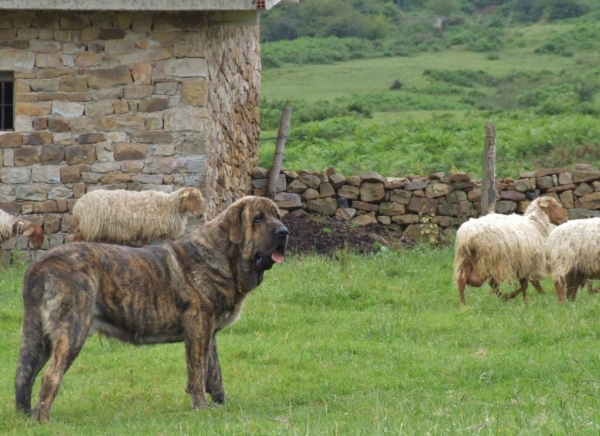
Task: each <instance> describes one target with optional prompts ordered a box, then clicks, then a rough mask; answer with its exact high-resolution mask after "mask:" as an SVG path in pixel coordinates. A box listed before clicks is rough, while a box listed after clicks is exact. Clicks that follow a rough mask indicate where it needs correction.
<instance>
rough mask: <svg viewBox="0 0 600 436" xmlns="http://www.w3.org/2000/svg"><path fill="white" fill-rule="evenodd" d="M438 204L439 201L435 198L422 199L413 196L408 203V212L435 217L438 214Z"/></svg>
mask: <svg viewBox="0 0 600 436" xmlns="http://www.w3.org/2000/svg"><path fill="white" fill-rule="evenodd" d="M438 203H439V202H438V200H436V199H433V198H420V197H415V196H413V197H412V198H411V199H410V202H409V203H408V206H407V210H409V211H410V212H414V213H426V214H428V215H435V214H436V212H437V207H438Z"/></svg>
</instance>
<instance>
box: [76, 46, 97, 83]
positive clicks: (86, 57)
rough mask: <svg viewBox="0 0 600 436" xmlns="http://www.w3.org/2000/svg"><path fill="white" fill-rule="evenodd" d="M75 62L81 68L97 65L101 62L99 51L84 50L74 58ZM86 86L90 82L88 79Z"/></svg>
mask: <svg viewBox="0 0 600 436" xmlns="http://www.w3.org/2000/svg"><path fill="white" fill-rule="evenodd" d="M73 63H74V64H75V66H76V67H79V68H90V67H96V66H98V64H99V63H100V57H99V56H98V54H97V53H93V52H90V51H84V52H81V53H78V54H77V55H76V56H75V58H74V59H73ZM86 84H87V85H86V87H87V86H89V82H88V81H87V80H86Z"/></svg>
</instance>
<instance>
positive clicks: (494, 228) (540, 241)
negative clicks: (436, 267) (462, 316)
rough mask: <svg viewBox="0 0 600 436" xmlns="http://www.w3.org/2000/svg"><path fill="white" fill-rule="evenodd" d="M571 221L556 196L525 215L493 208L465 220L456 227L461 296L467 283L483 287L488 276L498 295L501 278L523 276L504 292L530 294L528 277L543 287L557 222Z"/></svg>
mask: <svg viewBox="0 0 600 436" xmlns="http://www.w3.org/2000/svg"><path fill="white" fill-rule="evenodd" d="M566 221H567V214H566V212H565V210H564V209H563V208H562V206H561V205H560V204H559V203H558V202H557V201H556V200H554V199H553V198H552V197H540V198H537V199H536V200H534V201H533V202H531V204H530V205H529V207H528V208H527V209H526V210H525V214H524V215H523V216H521V215H516V214H512V215H500V214H489V215H486V216H483V217H481V218H477V219H471V220H469V221H467V222H465V223H463V224H462V225H461V226H460V228H459V229H458V231H457V232H456V249H455V256H454V279H455V280H456V282H457V284H458V290H459V292H460V301H461V304H462V305H463V306H464V305H465V304H466V303H465V286H466V285H467V284H468V285H471V286H475V287H480V286H482V285H483V283H485V282H486V281H487V282H489V283H490V285H491V287H492V290H493V291H494V293H496V294H497V295H498V296H502V294H501V293H500V290H499V286H500V283H502V282H513V281H515V280H519V283H520V285H521V286H520V288H519V289H517V290H516V291H514V292H512V293H510V294H508V295H507V296H506V297H504V298H507V299H508V298H515V297H516V296H517V295H519V294H520V293H523V297H524V298H525V297H526V289H527V282H528V280H529V281H531V282H532V284H533V285H534V287H535V289H536V290H537V291H538V292H539V293H544V290H543V289H542V287H541V286H540V284H539V280H540V279H542V278H543V277H545V276H546V275H547V268H546V262H545V252H544V245H545V242H546V239H547V238H548V235H549V234H550V232H551V231H552V229H553V228H554V227H555V225H559V224H562V223H564V222H566Z"/></svg>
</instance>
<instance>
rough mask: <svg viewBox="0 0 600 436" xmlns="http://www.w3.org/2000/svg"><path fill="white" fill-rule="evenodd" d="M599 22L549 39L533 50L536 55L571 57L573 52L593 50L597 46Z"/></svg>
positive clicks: (599, 29)
mask: <svg viewBox="0 0 600 436" xmlns="http://www.w3.org/2000/svg"><path fill="white" fill-rule="evenodd" d="M599 34H600V22H596V23H592V24H583V25H578V26H576V27H575V28H574V29H571V30H569V31H567V32H564V33H562V34H560V35H558V36H555V37H553V38H550V39H549V40H548V41H546V42H545V43H543V44H542V45H541V46H540V47H538V48H537V49H535V53H538V54H545V53H546V54H559V55H567V56H573V50H595V49H596V48H597V46H598V35H599Z"/></svg>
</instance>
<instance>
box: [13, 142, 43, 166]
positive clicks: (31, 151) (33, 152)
mask: <svg viewBox="0 0 600 436" xmlns="http://www.w3.org/2000/svg"><path fill="white" fill-rule="evenodd" d="M14 159H15V166H18V167H24V166H30V165H33V164H34V163H38V162H39V161H40V155H39V153H38V151H37V148H36V147H28V146H24V147H21V148H15V151H14Z"/></svg>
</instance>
